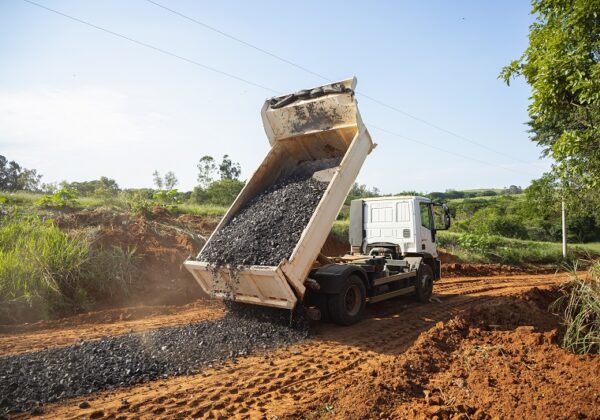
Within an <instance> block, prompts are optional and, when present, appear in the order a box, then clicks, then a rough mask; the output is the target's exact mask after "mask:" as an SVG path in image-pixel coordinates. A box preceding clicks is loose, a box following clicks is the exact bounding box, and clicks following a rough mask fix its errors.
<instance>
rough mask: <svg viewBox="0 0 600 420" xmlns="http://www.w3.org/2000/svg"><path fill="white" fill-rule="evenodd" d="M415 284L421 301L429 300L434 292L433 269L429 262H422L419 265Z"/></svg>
mask: <svg viewBox="0 0 600 420" xmlns="http://www.w3.org/2000/svg"><path fill="white" fill-rule="evenodd" d="M415 286H416V287H415V288H416V289H417V290H416V292H417V299H418V300H419V302H423V303H427V302H429V298H430V297H431V293H433V270H432V269H431V267H430V266H428V265H427V264H421V266H420V267H419V271H418V273H417V284H416V285H415Z"/></svg>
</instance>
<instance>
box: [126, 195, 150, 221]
mask: <svg viewBox="0 0 600 420" xmlns="http://www.w3.org/2000/svg"><path fill="white" fill-rule="evenodd" d="M125 202H126V204H127V207H128V208H129V210H131V211H132V212H133V213H135V214H138V215H140V216H148V215H149V214H150V213H151V212H152V207H153V206H154V204H153V202H152V200H151V199H149V198H148V197H147V195H146V194H145V193H144V192H139V191H135V192H133V193H131V194H128V195H127V197H126V198H125Z"/></svg>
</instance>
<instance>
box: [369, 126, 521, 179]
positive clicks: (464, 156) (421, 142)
mask: <svg viewBox="0 0 600 420" xmlns="http://www.w3.org/2000/svg"><path fill="white" fill-rule="evenodd" d="M366 126H367V127H369V128H374V129H375V130H379V131H381V132H382V133H386V134H389V135H392V136H395V137H399V138H401V139H404V140H408V141H411V142H413V143H417V144H421V145H423V146H426V147H429V148H432V149H436V150H439V151H441V152H444V153H448V154H450V155H454V156H457V157H460V158H463V159H467V160H472V161H474V162H478V163H482V164H484V165H486V166H495V167H497V168H500V169H504V170H505V171H511V172H515V173H518V174H522V175H527V174H525V173H524V172H521V171H517V170H514V169H512V168H507V167H506V166H502V165H497V164H495V163H490V162H486V161H484V160H480V159H477V158H474V157H471V156H467V155H463V154H460V153H456V152H453V151H451V150H446V149H444V148H441V147H438V146H435V145H433V144H429V143H426V142H424V141H421V140H417V139H414V138H412V137H408V136H404V135H402V134H399V133H395V132H393V131H390V130H387V129H385V128H382V127H378V126H376V125H373V124H366Z"/></svg>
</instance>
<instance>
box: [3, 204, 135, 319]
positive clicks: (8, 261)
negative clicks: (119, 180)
mask: <svg viewBox="0 0 600 420" xmlns="http://www.w3.org/2000/svg"><path fill="white" fill-rule="evenodd" d="M95 239H96V234H95V232H94V231H89V230H88V231H77V232H71V233H67V232H64V231H61V230H60V229H59V228H58V227H56V226H55V225H54V223H53V222H52V221H51V220H45V221H44V220H42V219H40V218H39V217H36V216H23V215H20V216H18V215H13V216H8V217H5V218H3V219H2V223H1V224H0V320H1V321H3V322H5V321H6V320H10V319H14V320H18V318H20V315H18V313H17V312H19V311H21V312H24V313H25V314H26V315H27V316H26V318H27V319H29V320H33V319H39V318H48V317H54V316H61V315H68V314H73V313H76V312H79V311H82V310H86V309H89V308H90V306H91V305H92V304H93V303H94V300H95V299H103V298H106V297H111V296H116V295H117V294H119V295H121V294H125V295H126V293H127V290H128V286H129V284H130V283H131V281H132V276H133V274H134V273H135V259H136V257H135V250H123V249H121V248H118V247H116V248H111V249H104V248H102V247H100V246H98V244H97V243H96V241H95ZM13 312H14V313H13ZM21 315H22V314H21Z"/></svg>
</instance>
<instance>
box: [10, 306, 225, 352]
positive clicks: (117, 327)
mask: <svg viewBox="0 0 600 420" xmlns="http://www.w3.org/2000/svg"><path fill="white" fill-rule="evenodd" d="M134 309H135V308H134ZM156 311H158V312H161V311H166V312H167V313H166V314H160V315H158V316H156V315H154V316H153V315H150V314H152V313H156ZM107 312H110V313H111V314H110V315H111V316H112V315H113V314H112V312H115V311H114V310H113V311H107ZM170 312H172V313H170ZM123 313H125V314H127V310H124V311H123ZM223 314H224V310H223V306H222V305H221V304H220V303H218V302H213V301H208V300H203V301H199V302H196V303H194V304H190V305H186V306H184V307H182V308H179V309H175V311H174V308H173V307H158V308H148V315H147V316H144V315H142V316H141V317H140V318H141V319H133V320H127V319H125V320H119V318H117V319H115V320H109V321H108V322H93V320H89V321H88V322H84V323H82V324H79V325H76V324H75V325H73V324H72V323H71V322H69V321H68V320H67V322H66V323H67V326H66V328H60V324H57V323H49V328H48V329H45V328H42V329H39V330H35V331H31V332H19V333H16V334H10V333H3V334H0V356H7V355H11V354H18V353H23V352H30V351H37V350H43V349H45V348H50V347H62V346H68V345H72V344H77V343H79V342H80V341H83V340H85V341H87V340H94V339H99V338H101V337H105V336H114V335H121V334H128V333H132V332H139V331H146V330H151V329H155V328H160V327H168V326H174V325H184V324H192V323H195V322H200V321H207V320H214V319H218V318H221V317H222V316H223ZM102 316H103V314H102V313H98V314H97V317H100V318H102Z"/></svg>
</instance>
